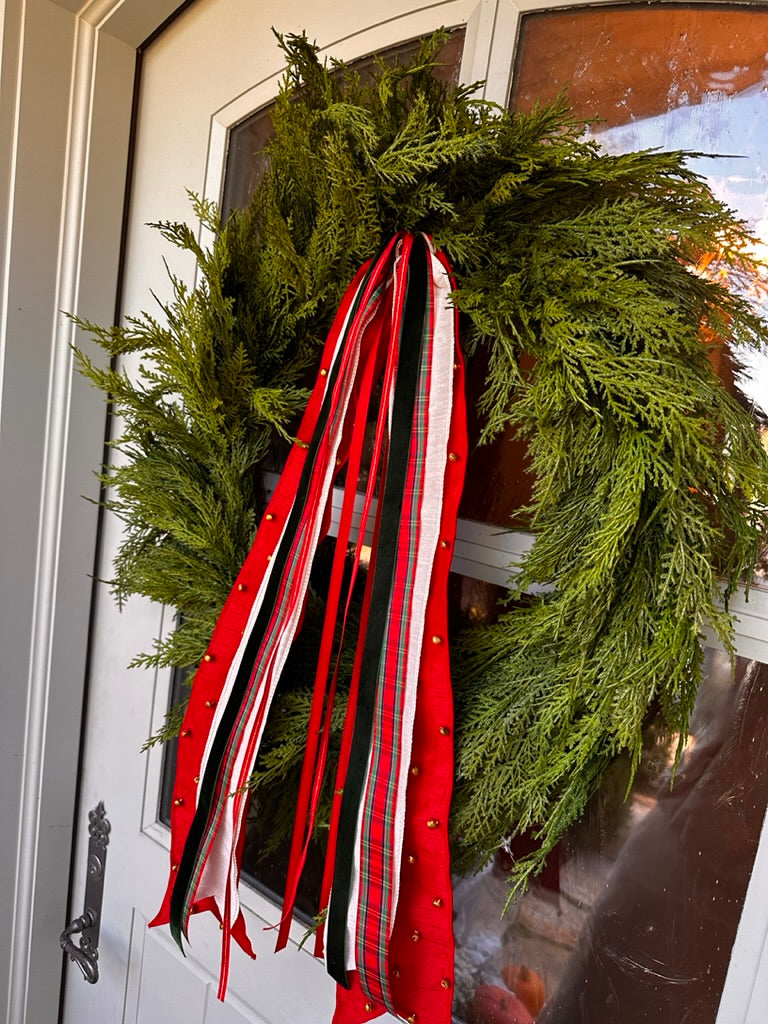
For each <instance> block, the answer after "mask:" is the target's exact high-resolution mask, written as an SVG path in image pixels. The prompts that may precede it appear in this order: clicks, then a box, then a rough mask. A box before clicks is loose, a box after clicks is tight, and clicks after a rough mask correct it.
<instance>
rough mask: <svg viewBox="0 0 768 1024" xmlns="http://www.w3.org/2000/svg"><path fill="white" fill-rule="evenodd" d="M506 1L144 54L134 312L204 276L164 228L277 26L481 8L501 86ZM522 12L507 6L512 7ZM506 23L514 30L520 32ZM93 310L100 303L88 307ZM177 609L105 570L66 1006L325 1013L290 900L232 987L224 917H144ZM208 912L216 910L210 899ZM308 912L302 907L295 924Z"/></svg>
mask: <svg viewBox="0 0 768 1024" xmlns="http://www.w3.org/2000/svg"><path fill="white" fill-rule="evenodd" d="M495 10H496V4H494V3H479V4H478V2H477V0H447V2H444V3H440V4H437V5H435V4H428V3H423V4H418V5H417V4H414V3H413V2H412V0H393V2H391V3H390V4H389V5H388V8H387V12H386V13H387V18H386V21H383V22H382V16H381V11H380V10H379V9H378V8H377V7H376V6H375V5H373V4H370V3H361V2H360V0H335V2H334V3H333V4H330V5H325V4H324V5H319V4H309V3H305V2H304V0H287V2H286V0H282V2H278V0H268V2H261V3H259V4H258V5H256V4H254V3H253V2H252V0H198V2H197V3H195V4H193V5H192V6H191V7H189V8H188V9H187V10H185V11H184V12H183V13H181V14H180V15H179V16H178V17H177V18H176V20H175V21H173V22H172V23H171V25H170V26H169V27H168V28H167V29H166V30H165V31H163V32H162V33H161V34H160V35H159V37H158V38H157V39H156V40H155V41H153V42H152V43H151V45H149V46H148V48H147V49H146V52H145V53H144V56H143V63H142V70H141V83H140V98H139V102H138V110H137V117H138V131H137V136H136V148H135V157H134V164H133V173H132V182H131V199H130V212H129V221H128V230H127V255H126V260H125V267H124V271H123V283H122V287H123V301H122V315H123V316H127V315H131V314H138V313H140V312H141V311H142V310H147V311H150V312H153V311H155V310H156V308H157V307H156V305H155V300H154V299H153V297H152V293H153V292H154V294H155V295H157V296H158V297H159V298H160V299H163V298H165V297H166V295H167V288H168V282H167V278H166V274H165V270H164V267H163V258H166V259H168V260H169V262H170V263H171V266H172V269H173V270H174V272H176V273H178V274H180V275H182V276H186V277H187V279H190V278H191V277H192V275H193V273H194V268H193V267H192V266H191V265H188V264H183V263H182V264H179V263H178V260H179V256H178V253H176V252H173V251H171V252H169V251H168V249H169V247H168V245H167V244H166V243H164V242H163V240H162V239H161V237H160V236H159V234H158V232H157V231H154V230H152V229H151V228H150V227H148V226H147V225H148V224H149V223H151V222H157V221H161V220H171V221H174V220H177V221H184V220H189V219H190V217H191V215H192V211H191V207H190V204H189V201H188V198H187V194H186V190H187V189H191V190H193V191H195V192H197V193H199V194H204V195H206V196H207V197H210V198H215V199H218V197H219V196H220V194H221V187H222V180H223V173H224V161H225V154H226V140H227V130H228V129H229V128H230V127H231V126H232V125H234V124H235V123H237V122H238V121H241V120H242V119H243V118H244V117H246V116H248V115H249V114H250V113H252V112H253V111H254V110H256V109H258V108H259V107H261V106H262V105H264V104H265V103H268V102H269V101H270V100H271V99H272V98H273V97H274V95H275V93H276V90H277V85H278V81H279V73H280V70H281V66H282V61H281V54H280V53H279V51H278V49H277V46H276V43H275V39H274V37H273V34H272V32H271V30H270V26H273V25H274V26H275V27H276V28H277V29H279V30H280V31H282V32H300V31H302V30H306V31H307V34H308V36H309V37H310V38H314V39H316V40H317V41H318V43H319V44H320V45H321V46H322V47H323V48H326V47H327V49H328V51H329V52H330V53H332V54H333V55H334V56H338V57H342V58H344V59H352V58H355V57H358V56H362V55H365V54H367V53H370V52H372V51H374V50H377V49H383V48H386V47H390V46H393V45H395V44H397V43H399V42H402V41H405V40H409V39H413V38H415V37H418V36H420V35H423V34H425V33H429V32H431V31H433V30H435V29H436V28H438V27H440V26H442V25H445V26H449V27H450V26H460V25H467V40H466V45H465V50H464V63H463V65H462V76H463V78H464V80H470V81H471V80H476V79H477V78H480V77H489V71H490V72H491V73H492V74H495V75H496V77H497V80H498V85H497V89H498V92H497V96H496V97H495V98H497V99H503V98H504V94H505V91H506V85H507V81H508V76H509V72H510V63H509V60H508V58H507V59H506V60H505V61H504V63H503V65H502V66H500V68H499V70H498V74H496V72H495V69H494V67H493V64H492V62H491V65H490V67H489V59H490V57H491V54H490V43H491V39H492V32H491V31H490V28H491V26H492V23H493V20H494V17H495ZM508 10H509V12H510V15H511V13H512V8H511V6H510V7H509V8H508ZM509 38H514V36H513V34H511V33H510V36H509ZM83 314H84V315H86V316H87V315H88V310H87V309H86V310H83ZM119 540H120V524H119V522H118V521H117V520H116V519H115V518H114V517H111V516H109V515H107V516H106V517H105V522H104V528H103V535H102V544H101V556H100V570H99V572H100V576H101V578H103V579H108V578H109V576H110V566H111V562H112V559H113V557H114V554H115V551H116V548H117V545H118V543H119ZM172 615H173V612H172V610H168V609H163V608H161V607H158V606H155V605H152V604H150V603H149V602H145V601H140V600H133V601H131V602H129V604H128V605H127V607H125V608H123V610H122V611H119V610H118V608H117V607H116V605H115V604H114V601H113V599H112V596H111V594H110V591H109V587H108V586H107V585H105V584H102V585H100V586H99V587H98V588H97V593H96V598H95V608H94V628H93V638H94V639H93V647H92V651H91V673H90V678H91V682H90V693H89V704H88V711H87V723H86V735H87V741H86V745H85V750H84V763H83V774H82V781H81V796H80V808H81V811H80V819H81V821H80V823H79V828H80V835H79V840H78V843H77V849H76V853H75V867H74V871H75V878H74V883H73V911H74V912H75V913H79V912H80V907H81V905H82V899H83V893H84V890H85V875H86V868H87V843H88V829H87V825H88V817H87V814H88V810H89V809H91V808H92V807H94V806H95V805H96V804H97V803H98V802H99V801H103V802H104V805H105V808H106V814H107V817H108V819H109V821H110V823H111V835H110V842H109V846H108V852H107V863H106V878H105V887H104V902H103V912H102V919H101V934H100V945H99V971H100V979H99V981H98V983H97V984H95V985H89V984H86V983H85V982H84V981H83V979H82V977H81V976H80V973H79V971H78V968H77V967H76V966H75V965H73V964H71V963H70V964H69V965H68V968H67V971H68V975H67V979H66V985H65V1003H64V1012H63V1020H64V1024H83V1022H96V1021H104V1022H110V1024H111V1022H118V1021H120V1022H123V1021H124V1022H131V1024H134V1022H142V1024H152V1022H155V1021H157V1022H161V1021H162V1022H163V1024H176V1022H178V1024H181V1022H183V1024H203V1022H205V1024H212V1022H219V1024H235V1022H244V1021H262V1020H263V1021H267V1022H271V1024H282V1022H284V1024H296V1022H299V1021H301V1022H302V1024H313V1022H317V1024H327V1022H328V1021H330V1019H331V1016H332V1012H333V998H334V987H333V985H332V983H331V982H330V980H329V979H328V977H327V976H326V974H325V971H324V967H323V965H322V964H321V963H320V962H318V961H316V960H314V959H313V958H312V957H310V956H309V955H308V954H307V953H306V952H300V951H298V950H297V948H296V945H295V944H294V945H292V946H291V947H289V948H288V949H287V950H285V951H284V952H283V953H282V954H280V955H277V956H273V955H272V948H273V946H274V933H273V932H268V931H265V927H266V926H268V925H273V924H274V923H275V922H276V921H277V919H278V918H279V912H278V911H277V908H276V907H275V906H274V905H272V904H271V903H270V902H269V901H268V900H267V899H266V898H264V897H263V896H261V895H259V894H258V893H256V892H255V891H253V890H246V891H245V892H244V894H243V902H244V907H245V909H246V912H247V920H248V930H249V934H250V936H251V939H252V941H253V943H254V946H255V948H256V950H257V953H258V961H257V962H256V963H255V964H254V963H252V962H251V961H250V960H249V959H248V958H246V957H245V956H242V955H240V954H239V951H238V950H234V951H233V961H232V967H231V975H230V985H229V996H228V999H227V1004H226V1005H222V1004H220V1003H218V1002H217V1000H216V977H217V974H218V963H219V956H220V933H219V930H218V927H217V925H216V923H215V922H211V921H208V920H197V919H196V920H194V921H193V923H192V926H191V929H190V938H191V941H192V946H191V950H190V955H189V956H188V958H186V959H185V958H184V957H182V956H181V954H180V953H179V950H178V949H177V948H176V946H175V945H174V943H173V942H172V940H171V938H170V936H169V934H168V931H167V929H153V930H151V931H150V930H148V929H147V922H148V921H149V920H150V919H151V918H152V917H153V916H154V914H155V913H156V911H157V909H158V907H159V903H160V900H161V897H162V894H163V890H164V887H165V881H166V877H167V871H168V847H169V833H168V830H167V829H166V827H165V826H164V825H162V824H161V823H159V822H158V804H159V793H160V777H161V768H162V751H160V750H158V749H153V750H152V751H151V752H150V753H149V754H142V753H141V752H140V751H141V746H142V744H143V742H144V741H145V740H146V739H147V737H148V736H149V735H150V734H151V733H152V732H153V731H154V730H156V729H157V727H158V725H159V724H160V723H161V721H162V718H163V715H164V713H165V711H166V709H167V706H168V695H169V687H170V672H168V671H160V672H158V673H156V674H153V673H152V672H148V671H144V670H138V669H136V670H128V669H127V667H126V666H127V665H128V664H129V663H130V661H131V660H132V658H133V657H134V656H135V655H136V654H137V653H138V652H140V651H145V650H147V649H149V648H150V647H151V646H152V642H153V639H154V638H156V637H157V636H159V635H161V633H162V631H163V629H166V628H168V623H169V619H170V618H172ZM209 916H210V915H204V917H209ZM303 932H304V929H303V927H302V926H301V925H299V924H295V925H294V933H293V937H294V939H296V940H297V941H298V940H300V939H301V937H302V935H303Z"/></svg>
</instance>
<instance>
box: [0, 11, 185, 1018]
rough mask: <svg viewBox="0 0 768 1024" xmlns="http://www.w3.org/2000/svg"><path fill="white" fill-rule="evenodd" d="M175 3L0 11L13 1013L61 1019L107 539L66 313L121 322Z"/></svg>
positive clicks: (7, 866)
mask: <svg viewBox="0 0 768 1024" xmlns="http://www.w3.org/2000/svg"><path fill="white" fill-rule="evenodd" d="M176 6H177V0H94V2H90V3H86V4H85V5H83V4H76V3H73V2H72V0H62V2H60V3H56V2H51V0H6V2H5V3H4V4H3V5H2V6H0V17H1V18H2V30H1V31H0V44H1V45H2V67H1V68H0V73H2V84H3V90H2V92H3V95H2V99H0V125H2V127H3V129H4V131H3V135H2V142H1V143H0V144H1V145H2V150H1V151H0V211H2V212H1V213H0V261H2V267H0V281H1V282H2V287H1V288H0V413H1V414H2V419H1V420H0V440H1V441H2V446H1V447H0V472H2V474H3V479H4V488H3V489H4V491H5V501H4V504H3V508H2V511H0V534H1V535H2V537H3V542H2V543H3V551H2V562H3V574H2V582H1V583H0V596H2V599H3V615H2V626H1V627H0V643H2V649H3V652H4V653H3V665H2V675H3V691H2V692H3V700H4V707H3V715H2V722H0V757H1V758H2V762H1V765H2V766H1V769H0V774H1V775H2V780H3V783H2V785H3V793H2V810H3V813H4V822H5V825H4V831H5V837H6V842H5V843H4V849H3V851H2V855H1V856H0V885H2V889H3V892H4V894H5V895H4V897H3V899H4V902H3V904H2V908H1V909H0V964H1V965H2V972H3V975H6V971H7V987H6V985H5V984H4V983H0V990H2V989H5V993H6V994H7V1000H4V1005H3V1006H2V1009H0V1016H2V1019H4V1020H5V1021H6V1022H7V1024H26V1022H27V1021H42V1020H50V1021H53V1020H55V1019H56V1016H57V1007H58V1002H59V987H60V986H59V979H60V976H61V963H62V958H61V951H60V949H59V947H58V934H59V932H60V931H61V929H62V928H63V926H64V924H65V913H66V903H67V889H68V878H69V859H70V848H71V830H72V816H73V807H74V805H75V796H76V776H77V762H78V748H79V742H80V732H81V717H82V701H83V690H84V677H85V659H86V649H87V634H88V620H89V610H90V592H91V583H90V580H89V573H90V572H91V571H92V568H93V560H94V543H95V536H96V510H95V508H93V507H92V506H88V505H87V504H86V502H84V501H83V498H82V495H83V494H86V495H90V496H91V497H97V495H98V488H97V486H96V483H95V480H94V478H93V468H94V467H95V466H97V465H98V464H99V462H100V461H101V454H102V444H103V434H104V407H103V401H102V399H101V398H100V397H99V396H96V394H95V392H91V391H90V389H88V388H87V387H85V386H84V382H83V381H82V380H81V379H80V378H79V377H78V376H77V375H75V374H74V372H73V365H72V355H71V350H70V343H71V341H72V338H73V329H72V327H71V324H70V323H69V321H68V320H67V319H66V317H65V316H64V315H63V314H62V312H61V310H71V311H76V312H79V313H82V314H84V315H87V316H90V317H92V318H94V319H100V320H101V321H102V322H105V321H109V320H110V319H111V317H112V315H113V311H114V305H115V293H116V281H117V263H118V257H119V246H120V231H121V219H122V213H121V212H122V204H123V192H124V183H125V167H126V156H127V148H128V135H129V129H130V117H131V97H132V91H133V76H134V65H135V53H136V47H137V46H138V45H139V44H140V43H141V42H142V40H143V39H144V38H146V36H147V35H148V34H149V33H150V32H151V31H152V30H154V29H155V28H156V27H157V26H158V25H159V24H161V23H162V21H163V20H164V19H165V18H166V17H168V15H169V14H171V13H172V11H173V9H174V8H175V7H176ZM76 8H79V10H78V9H76ZM81 898H82V896H81ZM76 913H79V910H78V911H76Z"/></svg>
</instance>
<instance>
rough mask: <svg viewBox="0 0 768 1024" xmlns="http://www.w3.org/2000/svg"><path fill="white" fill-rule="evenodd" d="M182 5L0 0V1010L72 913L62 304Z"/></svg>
mask: <svg viewBox="0 0 768 1024" xmlns="http://www.w3.org/2000/svg"><path fill="white" fill-rule="evenodd" d="M564 5H565V0H554V2H552V0H550V2H549V3H542V2H541V0H520V2H519V3H518V4H517V5H516V4H513V3H512V2H511V0H482V2H481V4H480V6H479V8H478V12H479V13H478V16H477V18H476V19H475V20H474V22H473V24H472V25H470V26H468V31H467V37H466V43H465V52H469V53H470V54H478V55H480V54H482V53H486V54H487V53H490V63H488V62H486V63H485V64H483V63H482V61H479V60H474V57H472V58H471V63H470V67H471V68H472V70H473V75H472V77H474V78H487V79H488V93H489V94H490V95H491V96H492V97H493V98H495V99H498V98H500V97H502V96H504V95H505V94H506V90H507V87H508V82H509V76H510V75H511V70H512V69H511V67H506V68H505V67H504V66H503V63H502V62H501V61H494V59H493V52H492V51H491V50H490V49H489V46H488V34H489V33H492V32H493V30H494V26H497V25H498V19H500V18H504V19H506V21H507V24H508V26H509V30H510V32H512V33H516V26H517V20H518V18H519V15H520V13H521V12H522V11H525V10H532V9H536V8H540V7H545V6H546V7H556V6H564ZM178 7H179V3H178V0H87V2H85V3H82V2H80V0H0V86H1V87H0V442H1V443H0V479H2V480H3V481H4V482H5V486H4V487H3V488H2V495H3V496H2V497H0V502H2V504H0V565H2V577H1V578H0V596H1V598H2V613H1V614H0V651H2V652H3V654H2V659H3V660H2V667H0V673H1V675H0V678H2V680H3V688H2V691H0V692H2V694H3V713H2V715H1V716H0V765H2V771H0V809H2V811H3V813H4V815H5V825H6V827H5V842H4V844H3V850H2V853H1V854H0V971H3V972H4V973H5V972H6V971H7V987H6V986H4V985H3V984H2V982H0V993H2V992H3V989H4V988H5V989H6V991H7V1002H6V1004H5V1007H4V1011H5V1018H4V1020H5V1024H26V1022H27V1021H43V1020H55V1019H56V1016H57V1014H58V1005H59V998H60V978H61V975H62V970H61V968H62V955H61V951H60V949H59V946H58V934H59V932H60V931H61V929H62V928H63V926H64V923H65V921H66V919H67V915H68V913H69V914H74V915H76V914H77V913H79V908H78V907H74V906H73V907H72V908H70V907H69V905H68V904H69V897H68V886H69V877H70V870H71V868H70V858H71V848H72V836H73V820H74V817H75V813H76V807H77V771H78V762H79V750H80V743H81V737H82V735H84V733H85V730H86V729H87V722H86V721H85V720H84V707H85V704H84V698H85V695H86V682H85V680H86V677H87V649H88V631H89V617H90V608H91V581H90V578H89V575H88V573H89V572H90V571H91V569H92V567H93V565H94V559H95V551H96V535H97V517H98V513H97V509H96V507H95V506H94V505H89V504H88V503H87V502H85V501H83V496H86V497H90V498H92V499H96V498H97V497H98V483H97V481H96V479H95V477H94V476H93V468H94V467H95V466H97V465H99V463H100V462H101V461H102V453H103V439H104V433H105V415H104V405H103V400H102V398H101V396H100V395H99V394H97V393H96V392H95V391H93V390H92V389H90V388H89V387H88V385H87V384H86V383H85V382H84V380H83V379H82V378H81V377H80V376H79V375H78V374H77V373H75V372H74V369H73V365H72V356H71V350H70V344H71V341H72V339H73V336H74V331H73V327H72V325H71V323H70V321H69V320H68V319H67V318H66V317H65V316H64V315H63V314H62V313H61V312H60V311H61V310H71V311H75V312H82V313H83V314H84V315H87V316H88V317H90V318H91V319H94V320H97V321H99V322H102V323H104V322H108V321H110V320H111V319H112V317H113V315H114V310H115V306H116V300H117V291H118V269H119V259H120V247H121V232H122V219H123V218H122V211H123V201H124V192H125V183H126V167H127V164H128V156H129V153H128V151H129V141H130V135H131V110H132V101H133V92H134V79H135V66H136V55H137V51H138V50H139V49H140V47H141V46H142V43H144V42H145V41H146V40H147V39H148V38H149V37H150V36H151V35H152V34H153V33H155V32H156V31H157V30H158V29H159V28H160V27H161V26H162V25H163V24H164V22H165V21H166V19H167V18H169V17H170V16H172V15H173V13H174V10H175V9H177V8H178ZM79 340H80V341H81V343H83V344H84V345H85V346H86V348H87V346H88V342H87V341H86V340H85V339H79ZM9 483H10V486H9ZM11 497H12V499H13V501H12V502H11V501H9V500H8V499H9V498H11ZM85 810H86V809H83V812H81V813H84V811H85ZM763 838H764V840H765V836H764V837H763ZM765 846H766V844H765V842H763V843H761V848H760V852H759V853H758V859H757V861H756V864H755V870H754V872H753V878H752V882H751V883H750V889H749V893H748V898H747V903H746V904H745V909H744V913H743V915H742V920H741V924H740V926H739V933H738V936H737V942H736V945H735V946H734V952H733V962H732V970H731V971H729V980H728V982H727V984H726V994H727V991H728V989H729V986H731V978H732V976H733V977H734V982H735V974H734V972H735V971H738V987H739V989H740V991H741V993H742V1000H743V1016H741V1017H740V1019H741V1020H744V1021H751V1020H752V1015H753V1014H755V1011H756V1002H760V997H759V995H758V993H759V992H760V991H761V990H768V984H766V977H765V975H766V974H767V973H768V968H766V970H764V971H763V972H762V973H761V962H768V914H767V913H766V911H765V909H764V907H765V905H766V904H765V900H764V899H763V898H762V897H763V896H764V895H765V894H764V893H762V892H761V890H763V889H768V863H766V862H767V861H768V850H766V849H764V847H765ZM33 967H34V975H33V973H32V969H33ZM731 987H732V986H731ZM724 998H725V997H724ZM0 1005H2V1004H0ZM763 1005H765V1004H764V1003H763ZM721 1012H722V1007H721ZM2 1019H3V1017H2V1011H0V1020H2ZM728 1019H729V1021H730V1020H735V1019H736V1018H735V1017H733V1016H729V1018H728ZM758 1019H761V1020H762V1019H764V1018H758V1017H757V1015H755V1016H754V1020H755V1021H757V1020H758Z"/></svg>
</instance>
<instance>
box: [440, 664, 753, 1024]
mask: <svg viewBox="0 0 768 1024" xmlns="http://www.w3.org/2000/svg"><path fill="white" fill-rule="evenodd" d="M704 680H705V681H704V683H703V684H702V688H701V691H700V693H699V698H698V702H697V704H696V709H695V712H694V715H693V718H692V721H691V726H690V735H689V737H688V739H687V742H686V745H685V752H684V755H683V759H682V762H681V764H680V766H679V767H678V770H677V773H676V776H675V781H674V785H672V784H671V783H672V779H671V775H672V766H673V762H674V753H675V749H676V746H677V741H678V737H677V736H674V735H669V734H668V733H665V732H664V731H663V730H662V729H660V727H659V726H658V724H657V723H656V722H654V721H651V722H650V723H649V724H648V727H647V729H646V734H645V748H644V753H643V759H642V763H641V765H640V768H639V770H638V772H637V776H636V778H635V781H634V784H633V786H632V790H631V793H630V796H629V799H628V800H626V802H625V799H624V797H625V793H626V783H627V779H628V765H627V764H626V763H624V762H622V761H621V760H619V761H617V762H616V764H615V765H614V766H613V768H612V770H611V771H610V772H609V774H608V776H607V778H606V779H605V781H604V783H603V785H602V787H601V789H600V791H599V792H598V793H597V794H596V796H595V797H594V798H593V800H592V802H591V804H590V806H589V808H588V811H587V813H586V814H585V816H584V819H583V820H582V822H581V823H580V824H579V826H578V827H577V828H575V829H574V830H573V831H572V832H571V833H570V835H569V836H568V837H567V838H566V839H565V840H564V841H563V842H562V843H561V844H560V846H559V847H558V848H557V850H556V851H555V852H554V854H553V856H552V857H551V858H550V861H549V864H548V866H547V869H546V870H545V872H544V873H543V874H542V876H541V877H540V878H539V879H538V881H537V882H536V883H535V884H534V885H533V886H532V887H531V888H530V889H529V891H528V892H527V893H526V894H525V895H524V896H523V897H522V898H521V899H520V900H518V901H517V902H516V903H515V904H513V906H512V907H511V909H510V911H509V913H508V914H507V915H506V916H505V917H504V918H503V919H500V918H499V908H500V907H501V906H502V905H503V903H504V898H505V894H506V882H505V877H506V874H507V873H508V869H509V864H510V858H511V857H514V856H515V855H520V854H522V853H524V852H525V849H524V846H525V844H524V843H520V844H517V843H516V844H514V845H513V846H512V848H511V849H507V850H502V851H499V853H498V854H497V855H496V857H495V859H494V861H493V862H492V863H490V864H489V865H488V866H487V867H486V868H485V870H484V871H483V872H481V873H480V874H479V875H477V876H474V877H468V878H463V879H461V880H458V881H457V883H456V887H455V900H456V907H455V910H456V918H455V932H456V940H457V953H456V1006H455V1010H456V1012H457V1013H458V1014H459V1015H460V1016H461V1019H462V1020H464V1021H466V1022H467V1024H495V1022H504V1021H506V1022H510V1021H514V1022H515V1024H530V1022H531V1021H532V1020H536V1022H537V1024H640V1022H645V1021H651V1020H653V1021H664V1022H673V1021H674V1022H681V1021H684V1020H686V1021H687V1020H691V1021H696V1022H697V1024H712V1022H713V1021H714V1020H715V1017H716V1014H717V1007H718V1003H719V999H720V993H721V991H722V987H723V984H724V981H725V974H726V970H727V967H728V961H729V958H730V951H731V947H732V945H733V941H734V937H735V934H736V928H737V925H738V921H739V916H740V913H741V908H742V906H743V902H744V896H745V893H746V888H747V883H748V881H749V875H750V871H751V866H752V863H753V860H754V857H755V853H756V850H757V844H758V841H759V837H760V831H761V827H762V823H763V818H764V815H765V808H766V804H767V803H768V778H766V776H765V773H763V772H761V771H760V770H759V767H758V766H760V765H762V764H764V763H765V757H766V754H768V735H767V734H766V730H765V728H764V723H765V719H766V713H768V666H767V665H764V664H761V663H759V662H754V661H747V660H746V659H743V658H738V659H736V671H735V675H734V674H733V673H732V671H731V666H730V663H729V660H728V658H727V656H726V655H724V654H720V653H717V652H713V651H707V652H706V664H705V670H704ZM502 1004H503V1006H502ZM505 1014H506V1015H505Z"/></svg>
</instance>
